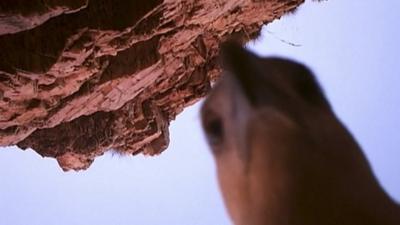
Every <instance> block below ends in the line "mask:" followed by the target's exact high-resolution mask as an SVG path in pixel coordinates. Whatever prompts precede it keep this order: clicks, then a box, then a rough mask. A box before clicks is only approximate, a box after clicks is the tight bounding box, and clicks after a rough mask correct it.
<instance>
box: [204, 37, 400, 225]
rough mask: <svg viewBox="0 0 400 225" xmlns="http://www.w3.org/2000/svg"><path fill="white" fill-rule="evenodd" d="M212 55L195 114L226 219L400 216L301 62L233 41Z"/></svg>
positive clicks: (264, 222) (253, 222) (295, 222)
mask: <svg viewBox="0 0 400 225" xmlns="http://www.w3.org/2000/svg"><path fill="white" fill-rule="evenodd" d="M219 57H220V65H221V68H222V75H221V78H220V80H219V82H217V83H216V84H215V85H214V86H213V88H212V90H211V92H210V93H209V94H208V96H207V97H206V99H205V101H204V103H203V105H202V106H201V110H200V114H201V121H202V122H201V123H202V128H203V131H204V133H205V137H206V139H207V142H208V145H209V146H210V149H211V152H212V155H213V158H214V161H215V165H216V173H217V179H218V183H219V187H220V191H221V192H222V197H223V201H224V203H225V206H226V208H227V211H228V214H229V216H230V218H231V220H232V222H233V223H234V224H235V225H400V206H399V205H398V203H397V202H395V201H394V200H393V199H391V198H390V196H389V195H388V194H387V193H386V192H385V191H384V189H383V188H382V187H381V186H380V184H379V182H378V181H377V178H376V177H375V176H374V174H373V171H372V169H371V167H370V165H369V163H368V161H367V159H366V157H365V156H364V154H363V152H362V150H361V148H360V145H359V144H358V143H357V141H356V140H355V138H354V137H353V136H352V134H351V133H350V132H349V131H348V130H347V128H346V127H345V125H343V124H342V122H341V121H340V119H339V118H338V117H337V116H336V115H335V113H334V112H333V110H332V107H331V105H330V103H329V101H328V100H327V98H326V97H325V95H324V92H323V90H322V88H321V87H320V85H319V83H318V81H317V79H316V78H315V76H314V74H313V72H312V71H311V70H310V69H309V68H308V67H307V66H305V65H303V64H301V63H299V62H295V61H292V60H288V59H284V58H278V57H259V56H257V55H255V54H254V53H252V52H250V51H248V50H246V49H245V48H244V47H243V46H242V45H241V44H238V43H235V42H232V41H231V42H226V43H224V44H222V46H221V51H220V56H219Z"/></svg>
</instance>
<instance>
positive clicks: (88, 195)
mask: <svg viewBox="0 0 400 225" xmlns="http://www.w3.org/2000/svg"><path fill="white" fill-rule="evenodd" d="M399 9H400V1H398V0H386V1H380V0H353V1H348V0H328V1H327V2H322V3H315V2H308V3H306V4H305V5H303V6H302V7H301V8H300V10H298V11H297V13H296V14H292V15H288V16H285V17H284V18H282V19H281V20H279V21H276V22H274V23H272V24H270V25H268V26H267V27H266V28H265V29H264V32H263V36H262V37H261V38H259V40H257V41H255V42H254V44H255V45H251V46H250V48H251V49H252V50H254V51H256V52H257V53H258V54H261V55H280V56H284V57H288V58H291V59H295V60H297V61H300V62H304V63H305V64H307V65H308V66H310V67H311V68H312V70H313V71H314V72H315V73H316V75H317V76H318V79H319V80H320V81H321V83H322V86H323V87H324V89H325V91H326V93H327V95H328V97H329V99H330V100H331V103H332V105H333V107H334V109H335V111H336V112H337V114H338V115H339V117H340V118H341V119H342V121H343V122H344V123H345V124H346V125H347V126H348V128H349V129H350V130H351V132H352V133H353V134H354V135H355V137H356V138H357V139H358V140H359V142H360V144H361V146H362V147H363V148H364V150H365V152H366V154H367V157H368V158H369V160H370V161H371V163H372V166H373V169H374V171H375V173H376V174H377V176H378V178H379V180H380V182H381V183H382V185H383V186H384V188H385V189H386V190H387V191H388V192H389V193H390V194H391V195H392V196H393V197H395V198H396V199H397V200H398V201H400V162H399V161H400V149H399V146H400V132H398V128H400V116H398V115H400V105H399V103H400V92H399V89H400V74H399V71H400V70H399V69H398V64H399V63H400V60H399V56H398V52H400V51H399V50H400V44H399V41H400V30H399V22H398V21H400V13H398V10H399ZM267 30H268V32H267ZM280 39H283V40H285V41H289V42H292V43H295V44H299V45H301V46H300V47H293V46H291V45H288V44H285V43H284V42H282V41H280ZM198 109H199V104H196V105H195V106H193V107H190V108H188V109H186V110H185V111H184V112H183V113H182V114H181V115H180V116H178V117H177V120H176V121H174V122H172V124H171V144H170V147H169V148H168V150H167V151H165V152H164V153H163V154H162V155H161V156H159V157H155V158H151V157H143V156H137V157H121V156H118V155H114V156H113V155H111V154H107V155H105V156H103V157H100V158H99V159H97V160H96V161H95V162H94V164H93V165H92V167H91V168H90V169H89V170H87V171H85V172H80V173H75V172H69V173H64V172H62V171H61V169H60V168H59V167H58V165H57V162H56V161H55V160H53V159H42V158H41V157H40V156H39V155H37V154H36V153H34V152H32V151H29V150H28V151H25V152H24V151H20V150H16V149H15V148H14V147H9V148H2V149H0V225H26V224H30V225H43V224H51V225H64V224H65V225H87V224H96V225H125V224H126V225H128V224H129V225H132V224H138V225H139V224H140V225H144V224H145V225H165V224H171V225H197V224H199V225H202V224H204V225H205V224H207V225H228V224H230V222H229V219H228V218H227V215H226V213H225V210H224V208H223V204H222V200H221V197H220V194H219V191H218V187H217V184H216V178H215V171H214V165H213V161H212V158H211V155H210V153H209V152H208V150H207V146H206V144H205V141H204V139H203V136H202V133H201V129H200V120H199V116H198Z"/></svg>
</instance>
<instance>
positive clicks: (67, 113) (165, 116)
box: [0, 0, 303, 170]
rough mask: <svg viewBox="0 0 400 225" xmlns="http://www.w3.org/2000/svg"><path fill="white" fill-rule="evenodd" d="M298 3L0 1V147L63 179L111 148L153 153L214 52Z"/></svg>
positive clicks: (201, 89) (212, 75) (197, 90)
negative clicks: (38, 159) (52, 166)
mask: <svg viewBox="0 0 400 225" xmlns="http://www.w3.org/2000/svg"><path fill="white" fill-rule="evenodd" d="M302 2H303V0H269V1H250V0H227V1H209V0H198V1H194V0H180V1H175V0H165V1H160V0H147V1H139V0H132V1H123V0H119V1H115V0H96V1H95V0H68V1H67V0H65V1H54V0H40V1H39V0H31V1H22V0H5V1H2V2H0V145H1V146H8V145H18V146H19V147H21V148H22V149H25V148H32V149H34V150H35V151H36V152H38V153H39V154H40V155H42V156H45V157H54V158H56V159H57V160H58V162H59V164H60V166H61V167H62V168H63V169H64V170H70V169H74V170H79V169H86V168H88V167H89V166H90V164H91V162H92V161H93V160H94V158H95V157H96V156H99V155H102V154H103V153H104V152H105V151H107V150H109V149H113V150H115V151H119V152H123V153H126V154H137V153H144V154H149V155H156V154H159V153H160V152H161V151H163V150H164V149H166V147H167V146H168V142H169V137H168V125H169V122H170V121H171V120H172V119H174V118H175V116H176V115H177V114H178V113H180V112H181V111H182V110H183V109H184V107H186V106H189V105H191V104H193V103H195V102H196V101H197V100H199V99H200V98H201V97H203V96H204V95H206V93H207V92H208V91H209V90H210V83H212V82H213V81H215V80H216V79H217V78H218V76H219V68H218V65H217V54H218V46H219V44H220V43H221V42H222V41H224V40H226V39H228V38H236V39H238V40H240V41H243V42H246V41H248V40H250V39H252V38H254V37H256V36H257V34H258V32H259V30H260V29H261V26H262V25H263V24H265V23H268V22H270V21H272V20H274V19H276V18H279V17H281V16H282V15H283V14H284V13H285V12H288V11H291V10H293V9H295V8H296V7H297V6H298V5H299V4H301V3H302Z"/></svg>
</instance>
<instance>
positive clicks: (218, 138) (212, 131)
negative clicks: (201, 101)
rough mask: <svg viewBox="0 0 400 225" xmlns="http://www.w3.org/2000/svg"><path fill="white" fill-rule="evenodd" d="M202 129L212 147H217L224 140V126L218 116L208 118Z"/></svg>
mask: <svg viewBox="0 0 400 225" xmlns="http://www.w3.org/2000/svg"><path fill="white" fill-rule="evenodd" d="M204 131H205V133H206V136H207V139H208V143H209V144H210V145H211V146H212V147H217V146H218V145H221V144H222V142H223V141H224V126H223V122H222V120H221V119H220V118H219V117H213V118H210V119H208V121H206V123H205V124H204Z"/></svg>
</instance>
